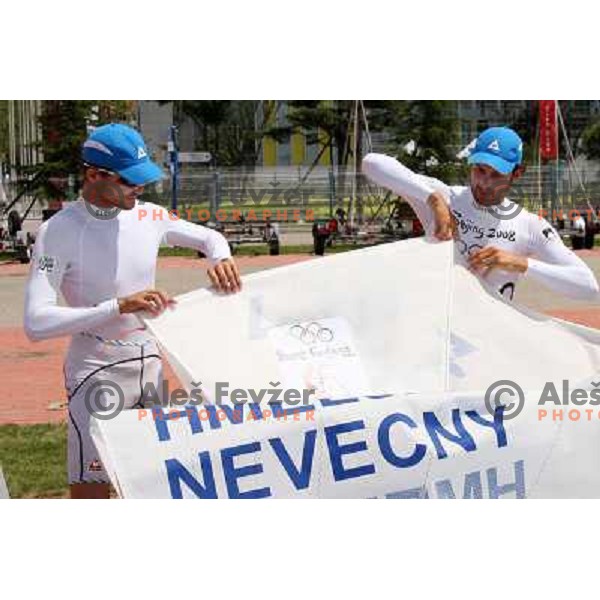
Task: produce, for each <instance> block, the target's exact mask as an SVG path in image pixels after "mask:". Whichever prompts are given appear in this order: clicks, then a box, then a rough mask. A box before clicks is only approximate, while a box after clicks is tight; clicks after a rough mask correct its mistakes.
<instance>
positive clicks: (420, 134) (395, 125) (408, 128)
mask: <svg viewBox="0 0 600 600" xmlns="http://www.w3.org/2000/svg"><path fill="white" fill-rule="evenodd" d="M391 108H392V112H391V114H390V116H389V117H390V121H391V122H390V126H389V132H390V134H391V142H392V145H393V151H394V152H395V153H396V155H397V157H398V159H399V160H400V161H401V162H403V163H404V164H406V166H407V167H409V168H410V169H412V170H414V171H415V172H417V173H422V174H424V175H429V176H431V177H437V178H439V179H441V180H442V181H452V180H454V179H457V178H460V177H462V176H464V172H465V167H464V163H463V162H461V161H460V160H459V159H457V158H456V154H457V152H458V149H459V146H460V130H459V125H460V124H459V121H458V114H457V110H456V103H455V102H453V101H447V100H418V101H406V102H397V103H394V104H393V105H392V107H391Z"/></svg>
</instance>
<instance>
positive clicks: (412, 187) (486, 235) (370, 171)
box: [362, 127, 599, 300]
mask: <svg viewBox="0 0 600 600" xmlns="http://www.w3.org/2000/svg"><path fill="white" fill-rule="evenodd" d="M522 163H523V142H522V141H521V138H520V137H519V136H518V135H517V133H515V132H514V131H513V130H512V129H510V128H508V127H491V128H489V129H486V130H485V131H484V132H483V133H481V135H480V136H479V137H478V138H477V140H476V143H475V146H474V148H473V150H472V152H471V154H470V156H469V164H470V165H471V173H470V185H468V186H448V185H446V184H444V183H442V182H441V181H438V180H437V179H433V178H430V177H425V176H423V175H418V174H416V173H413V172H412V171H411V170H410V169H408V168H407V167H405V166H404V165H402V164H401V163H400V162H398V161H397V160H396V159H394V158H392V157H390V156H385V155H382V154H373V153H371V154H368V155H367V156H365V158H364V160H363V163H362V171H363V173H365V174H366V175H367V176H368V177H369V178H370V179H372V180H373V181H374V182H375V183H376V184H378V185H380V186H382V187H385V188H388V189H390V190H392V191H393V192H395V193H396V194H398V195H400V196H402V197H403V198H406V200H407V201H408V202H409V203H410V205H411V206H412V208H413V209H414V211H415V213H416V214H417V217H418V218H419V220H420V221H421V222H422V224H423V227H424V229H425V231H426V234H427V235H428V236H433V237H435V238H437V239H439V240H450V239H452V238H453V237H456V244H457V246H458V250H459V251H460V254H461V255H462V256H464V258H465V260H466V261H467V262H468V266H469V267H470V268H471V269H472V270H473V271H474V272H476V273H478V274H479V275H480V276H481V277H483V279H484V280H485V281H486V282H487V283H489V284H490V285H491V286H493V287H494V288H495V289H496V290H498V292H499V293H500V294H502V295H503V296H504V297H506V298H508V299H511V300H512V298H513V296H514V291H515V285H516V283H517V281H518V279H519V278H520V277H522V276H527V277H531V278H534V279H536V280H538V281H539V282H540V283H542V284H544V285H546V286H548V287H549V288H551V289H553V290H555V291H558V292H562V293H564V294H566V295H569V296H571V297H574V298H580V299H597V298H598V291H599V288H598V283H597V281H596V278H595V277H594V274H593V273H592V271H591V270H590V269H589V267H588V266H587V265H586V264H585V263H584V262H583V261H582V260H581V259H580V258H579V257H578V256H577V255H576V254H574V253H573V252H572V251H571V250H569V249H568V248H567V247H566V246H565V245H564V244H563V242H562V240H561V239H560V236H559V235H558V234H557V233H556V231H555V229H554V228H553V227H552V226H551V225H550V223H548V221H546V219H544V218H542V217H541V216H538V215H533V214H531V213H529V212H528V211H527V210H525V209H524V208H523V207H522V206H520V205H518V204H516V203H515V202H513V201H511V200H509V198H508V197H507V194H508V193H509V192H510V189H511V186H512V185H513V183H514V182H516V181H517V180H518V179H519V177H521V175H522V174H523V172H524V167H523V164H522Z"/></svg>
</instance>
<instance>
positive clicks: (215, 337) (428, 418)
mask: <svg viewBox="0 0 600 600" xmlns="http://www.w3.org/2000/svg"><path fill="white" fill-rule="evenodd" d="M457 260H458V259H457V258H456V257H455V255H454V251H453V245H452V244H448V243H432V242H428V241H426V240H423V239H419V240H412V241H403V242H398V243H394V244H386V245H381V246H377V247H373V248H368V249H364V250H359V251H355V252H349V253H345V254H339V255H335V256H330V257H327V258H322V259H315V260H313V261H310V262H306V263H300V264H296V265H291V266H287V267H282V268H278V269H273V270H268V271H263V272H261V273H257V274H252V275H248V276H246V277H244V289H243V291H242V292H241V293H239V294H236V295H232V296H222V295H217V294H215V293H213V292H211V291H208V290H197V291H194V292H191V293H189V294H185V295H183V296H180V297H179V298H178V305H177V308H176V310H173V311H167V312H165V313H164V314H163V315H161V316H160V317H158V318H155V319H147V320H146V325H147V327H148V328H149V329H150V330H151V331H152V333H153V334H154V335H155V336H156V338H157V339H158V341H159V342H160V344H161V346H162V348H163V349H164V351H165V353H166V355H167V356H168V360H169V362H170V363H171V365H172V366H173V368H174V369H175V371H176V373H177V375H178V376H179V378H180V379H181V381H182V383H183V385H184V387H185V388H186V390H187V391H188V392H190V393H191V392H192V391H193V390H197V389H201V390H202V394H203V396H204V398H205V403H204V404H203V405H201V406H193V407H191V408H188V409H184V408H181V407H179V409H178V410H173V411H169V410H168V409H166V408H165V409H161V410H156V411H154V414H152V413H151V411H146V412H144V411H125V412H123V413H121V414H119V415H118V416H117V417H116V418H114V419H110V420H96V419H92V433H93V436H94V439H95V441H96V444H97V446H98V449H99V452H100V454H101V457H102V460H103V462H104V463H105V466H106V467H107V470H108V471H109V473H110V474H111V478H112V480H113V482H114V483H115V485H116V486H117V487H118V489H119V490H120V492H121V493H122V495H124V496H125V497H136V498H139V497H151V498H165V497H166V498H169V497H294V496H301V497H463V496H465V497H532V496H546V497H562V496H592V497H596V496H600V469H598V468H597V466H598V459H597V457H598V456H600V454H599V453H598V450H599V449H600V448H599V446H600V414H599V411H598V408H597V407H594V405H593V400H590V403H588V404H587V405H585V406H583V405H579V406H578V407H577V408H578V409H579V411H580V418H579V419H577V420H575V419H573V420H570V419H569V415H568V410H570V409H573V408H574V406H573V405H564V404H561V405H560V406H559V405H557V404H556V403H555V402H554V401H552V402H548V401H546V402H545V403H544V404H540V397H541V395H542V393H543V392H544V391H545V392H546V397H548V393H547V392H548V389H550V388H549V387H548V386H554V387H553V388H552V389H553V390H555V391H556V394H555V396H556V395H557V394H561V398H563V397H564V396H565V394H566V395H568V394H569V393H571V391H572V390H573V389H575V388H577V387H580V388H585V389H587V390H588V391H587V392H585V393H586V394H588V395H591V391H592V390H593V389H594V383H593V379H594V376H595V374H597V373H599V372H600V368H599V367H600V332H597V331H595V330H591V329H588V328H585V327H581V326H576V325H572V324H568V323H565V322H563V321H560V320H557V319H553V318H550V317H547V316H544V315H540V314H537V313H535V312H533V311H530V310H527V309H525V308H522V307H519V306H518V305H515V304H511V303H508V302H506V301H505V300H503V299H502V298H500V297H499V296H498V295H496V294H494V293H492V292H491V291H490V290H488V289H487V288H486V286H485V284H484V283H482V282H481V281H480V280H479V279H478V278H477V277H475V276H474V275H473V274H471V273H470V272H469V271H468V270H467V269H465V268H464V266H462V265H461V264H458V262H457ZM599 379H600V377H599ZM565 381H568V384H567V388H566V389H567V392H565V391H564V390H565ZM497 382H504V383H503V385H506V382H508V384H509V385H512V384H515V385H516V386H518V388H519V389H521V390H523V394H522V403H521V406H520V409H519V410H520V412H519V413H518V414H513V415H509V412H510V411H509V408H510V406H512V407H513V409H514V406H515V405H514V404H511V403H510V402H508V401H506V402H504V403H505V404H508V405H509V406H508V407H506V408H503V407H496V406H495V405H494V404H490V401H489V398H488V403H487V405H486V402H485V398H486V391H487V390H488V389H490V387H491V386H493V385H494V384H496V383H497ZM235 390H237V391H235ZM290 390H291V392H290ZM294 390H297V393H294ZM311 390H312V392H311V393H310V394H308V392H310V391H311ZM234 391H235V392H234ZM277 391H279V394H276V392H277ZM284 392H288V396H284ZM303 394H308V395H307V396H306V397H304V396H303ZM550 396H552V394H550ZM275 398H276V400H275V403H274V404H273V403H272V404H271V405H269V404H268V402H269V400H271V401H273V400H274V399H275ZM284 398H285V399H286V400H290V402H289V403H284V404H277V402H281V400H282V399H284ZM298 398H300V401H298ZM511 398H512V396H509V395H506V394H505V395H504V398H503V401H505V400H507V399H508V400H511ZM243 402H245V404H243V405H242V403H243ZM292 402H295V404H293V405H292ZM215 403H216V404H215ZM221 404H223V406H221ZM542 409H546V411H547V415H546V416H544V417H542V416H541V413H540V410H542ZM558 409H562V410H563V415H562V418H558V416H557V414H558V413H556V414H555V415H553V410H558ZM585 409H591V410H592V412H593V417H590V415H589V414H587V413H585V412H584V410H585ZM572 416H573V415H572ZM509 417H514V418H509Z"/></svg>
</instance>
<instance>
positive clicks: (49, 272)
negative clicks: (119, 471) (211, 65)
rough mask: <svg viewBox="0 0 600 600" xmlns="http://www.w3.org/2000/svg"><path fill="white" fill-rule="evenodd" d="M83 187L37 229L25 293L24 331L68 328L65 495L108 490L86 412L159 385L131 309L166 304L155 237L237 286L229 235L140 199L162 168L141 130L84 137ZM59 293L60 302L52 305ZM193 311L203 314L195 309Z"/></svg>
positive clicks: (229, 287)
mask: <svg viewBox="0 0 600 600" xmlns="http://www.w3.org/2000/svg"><path fill="white" fill-rule="evenodd" d="M82 157H83V162H84V169H85V171H84V182H83V189H82V197H81V198H80V199H79V200H77V201H75V202H71V203H70V204H69V205H68V206H66V207H65V208H64V209H63V210H61V211H60V212H59V213H58V214H57V215H55V216H54V217H52V219H49V220H48V221H46V222H45V223H43V224H42V226H41V227H40V229H39V232H38V236H37V240H36V244H35V250H34V257H33V261H32V265H31V269H30V273H29V280H28V283H27V288H26V297H25V319H24V326H25V332H26V333H27V335H28V337H29V338H30V339H31V340H34V341H35V340H43V339H48V338H52V337H60V336H67V335H69V336H71V343H70V345H69V350H68V354H67V357H66V360H65V364H64V375H65V387H66V389H67V397H68V403H69V404H68V417H69V421H68V466H69V469H68V470H69V483H70V486H71V496H72V497H74V498H107V497H108V494H109V485H108V477H107V473H106V471H105V469H104V465H102V464H101V462H100V460H99V458H98V452H97V450H96V447H95V445H94V443H93V441H92V439H91V437H90V432H89V423H90V415H91V413H93V412H99V411H101V410H103V409H106V408H107V407H111V406H113V407H114V405H115V402H118V403H119V408H133V407H142V406H143V403H144V400H147V393H148V385H149V384H150V389H151V390H152V389H153V390H154V394H153V397H154V398H155V397H156V395H157V394H156V391H157V390H161V389H162V362H161V356H160V352H159V349H158V347H157V345H156V342H155V341H154V339H153V338H152V337H151V336H150V335H149V334H148V333H147V332H146V331H145V330H144V328H143V327H142V326H141V322H140V321H139V320H138V318H137V317H136V316H135V314H136V313H140V312H141V311H147V312H149V313H150V314H152V315H158V314H160V313H161V312H162V311H164V310H165V309H166V308H168V307H170V308H173V307H174V301H173V300H172V299H171V298H169V296H168V295H167V294H166V293H165V292H163V291H161V290H157V289H155V274H156V260H157V256H158V250H159V247H160V245H161V243H163V242H164V243H167V244H170V245H177V246H183V247H188V248H194V249H197V250H201V251H202V252H203V253H204V254H205V255H206V256H207V258H208V260H209V262H210V267H209V269H208V275H209V277H210V280H211V282H212V283H213V285H214V286H215V288H216V289H217V290H218V291H220V292H224V293H231V292H237V291H238V290H239V289H240V288H241V281H240V275H239V272H238V269H237V266H236V265H235V263H234V262H233V260H232V259H231V254H230V250H229V245H228V243H227V241H226V240H225V238H224V237H223V236H222V235H221V234H220V233H218V232H216V231H213V230H211V229H208V228H206V227H202V226H200V225H194V224H192V223H189V222H186V221H184V220H182V219H177V218H173V216H172V215H169V213H168V212H167V211H166V210H165V209H164V208H162V207H160V206H157V205H155V204H151V203H140V202H139V201H138V196H139V195H140V194H141V192H142V191H143V189H144V186H145V185H147V184H149V183H152V182H154V181H157V180H158V179H160V178H161V177H162V171H161V169H160V168H159V167H158V166H157V165H156V164H154V163H153V162H152V161H151V160H150V158H149V156H148V151H147V148H146V145H145V143H144V140H143V139H142V136H141V135H140V134H139V133H138V132H137V131H135V130H134V129H132V128H131V127H127V126H126V125H120V124H110V125H104V126H102V127H98V128H97V129H95V130H94V131H93V133H92V134H91V135H90V136H89V138H88V139H87V140H86V141H85V143H84V144H83V149H82ZM59 292H60V293H62V296H63V297H64V299H65V302H66V306H58V303H57V298H58V294H59ZM199 318H201V315H199Z"/></svg>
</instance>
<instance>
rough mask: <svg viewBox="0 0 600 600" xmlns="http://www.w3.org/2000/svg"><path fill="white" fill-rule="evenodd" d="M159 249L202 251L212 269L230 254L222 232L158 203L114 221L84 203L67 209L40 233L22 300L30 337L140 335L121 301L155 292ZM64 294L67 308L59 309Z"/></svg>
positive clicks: (142, 206) (138, 207)
mask: <svg viewBox="0 0 600 600" xmlns="http://www.w3.org/2000/svg"><path fill="white" fill-rule="evenodd" d="M161 243H166V244H169V245H177V246H184V247H188V248H195V249H198V250H201V251H202V252H203V253H204V254H205V255H206V256H207V257H208V258H209V260H210V262H211V264H215V263H217V262H219V261H221V260H223V259H226V258H229V257H230V256H231V254H230V250H229V245H228V243H227V240H226V239H225V238H224V237H223V236H222V235H221V234H220V233H218V232H216V231H213V230H211V229H208V228H206V227H202V226H201V225H195V224H193V223H190V222H188V221H185V220H183V219H177V218H175V216H174V215H171V214H169V213H168V212H167V210H165V209H164V208H162V207H161V206H157V205H156V204H152V203H149V202H145V203H140V202H136V205H135V207H134V208H133V209H131V210H121V211H120V212H119V213H118V215H116V216H115V217H113V218H110V219H102V218H98V217H97V216H94V215H93V214H92V212H90V205H89V204H87V205H86V203H85V201H84V200H82V199H79V200H77V201H75V202H72V203H70V204H68V205H67V206H66V207H65V208H63V209H62V210H61V211H60V212H59V213H57V214H56V215H54V216H53V217H52V218H51V219H49V220H48V221H46V222H45V223H43V224H42V225H41V227H40V229H39V231H38V235H37V239H36V243H35V248H34V256H33V261H32V265H31V268H30V272H29V280H28V282H27V288H26V294H25V322H24V325H25V332H26V333H27V335H28V337H29V338H30V339H32V340H41V339H47V338H51V337H58V336H64V335H73V334H76V333H80V332H87V333H89V334H92V335H97V336H100V337H101V338H103V339H120V340H123V339H127V338H128V337H130V336H134V337H136V334H135V332H136V331H137V332H139V329H140V323H139V321H138V319H137V317H135V316H134V315H133V314H125V315H121V314H120V313H119V306H118V302H117V299H118V298H120V297H124V296H128V295H131V294H134V293H136V292H141V291H143V290H145V289H148V288H153V287H154V286H155V275H156V259H157V256H158V250H159V247H160V245H161ZM59 292H61V293H62V295H63V297H64V299H65V301H66V303H67V305H68V306H58V305H57V299H58V294H59ZM137 337H139V334H138V335H137Z"/></svg>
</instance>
